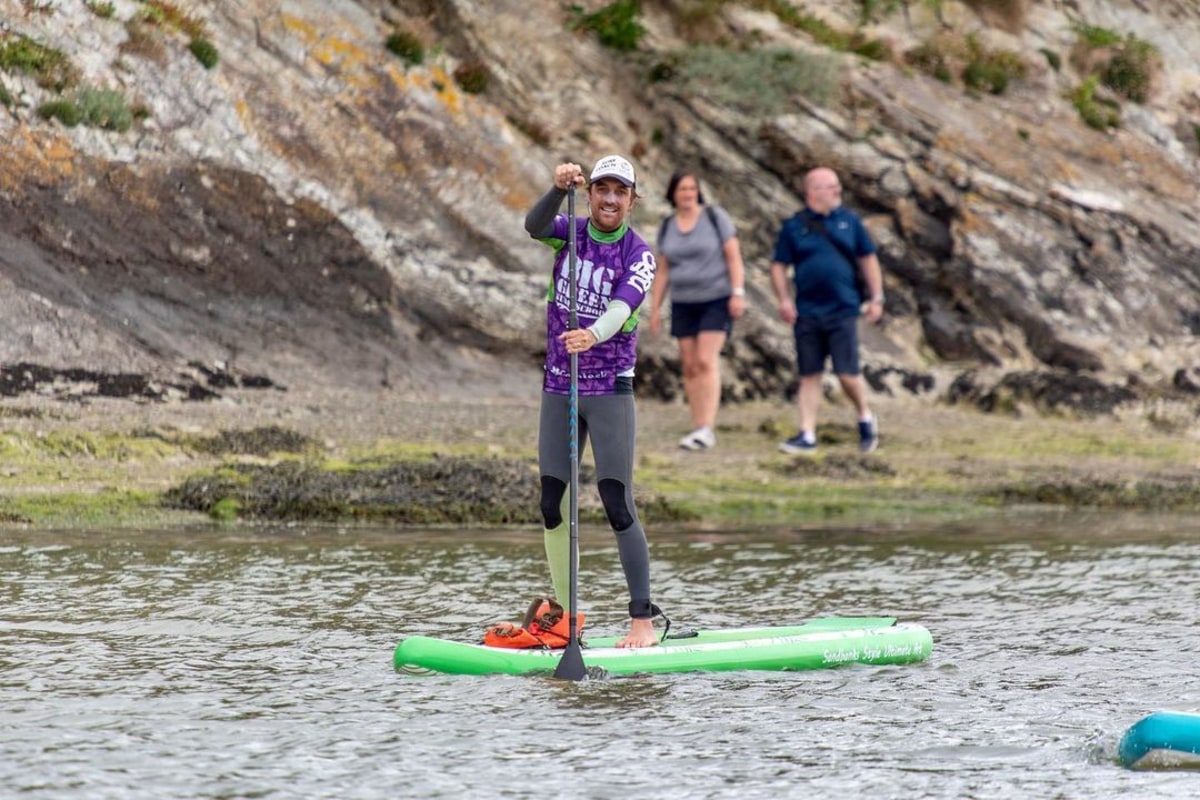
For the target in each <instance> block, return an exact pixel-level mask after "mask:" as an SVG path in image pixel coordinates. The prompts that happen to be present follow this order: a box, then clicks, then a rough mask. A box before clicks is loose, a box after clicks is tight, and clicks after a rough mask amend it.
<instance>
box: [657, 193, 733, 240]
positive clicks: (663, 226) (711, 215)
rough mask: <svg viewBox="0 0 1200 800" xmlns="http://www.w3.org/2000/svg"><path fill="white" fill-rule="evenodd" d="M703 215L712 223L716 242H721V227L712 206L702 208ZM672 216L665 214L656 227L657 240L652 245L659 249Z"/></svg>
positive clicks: (715, 210)
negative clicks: (715, 233)
mask: <svg viewBox="0 0 1200 800" xmlns="http://www.w3.org/2000/svg"><path fill="white" fill-rule="evenodd" d="M704 215H705V216H706V217H708V221H709V222H710V223H712V226H713V230H715V231H716V232H717V241H718V242H720V241H721V226H720V225H719V224H718V223H717V209H716V208H715V207H713V206H710V205H707V204H706V205H705V206H704ZM673 216H675V215H674V214H667V215H666V216H665V217H663V218H662V222H661V223H660V224H659V226H658V238H657V239H655V241H654V244H655V246H656V247H661V242H662V240H663V237H664V236H666V235H667V225H669V224H670V223H671V217H673Z"/></svg>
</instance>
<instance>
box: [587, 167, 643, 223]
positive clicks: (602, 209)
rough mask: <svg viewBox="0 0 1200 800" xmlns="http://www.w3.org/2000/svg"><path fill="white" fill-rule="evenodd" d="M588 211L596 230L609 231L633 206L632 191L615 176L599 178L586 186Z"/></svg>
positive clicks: (623, 218) (627, 214) (622, 219)
mask: <svg viewBox="0 0 1200 800" xmlns="http://www.w3.org/2000/svg"><path fill="white" fill-rule="evenodd" d="M587 191H588V211H589V213H590V214H591V217H592V225H593V226H595V228H596V230H599V231H603V232H605V233H611V232H612V231H615V230H616V229H617V228H619V227H621V223H622V222H624V221H625V217H627V216H629V210H630V209H631V208H633V201H634V192H633V187H632V186H626V185H625V184H624V183H622V182H621V181H619V180H617V179H616V178H599V179H597V180H596V181H594V182H593V183H592V185H591V186H589V187H588V190H587Z"/></svg>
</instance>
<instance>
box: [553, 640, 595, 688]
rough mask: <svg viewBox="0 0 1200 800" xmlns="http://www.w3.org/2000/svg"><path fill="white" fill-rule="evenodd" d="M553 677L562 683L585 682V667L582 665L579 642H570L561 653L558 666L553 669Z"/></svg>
mask: <svg viewBox="0 0 1200 800" xmlns="http://www.w3.org/2000/svg"><path fill="white" fill-rule="evenodd" d="M554 677H555V678H558V679H559V680H562V681H586V680H587V666H585V665H584V663H583V650H582V649H581V648H580V647H579V642H577V641H572V642H571V643H570V644H568V645H567V649H566V650H564V651H563V654H562V658H560V659H559V660H558V666H557V667H555V668H554Z"/></svg>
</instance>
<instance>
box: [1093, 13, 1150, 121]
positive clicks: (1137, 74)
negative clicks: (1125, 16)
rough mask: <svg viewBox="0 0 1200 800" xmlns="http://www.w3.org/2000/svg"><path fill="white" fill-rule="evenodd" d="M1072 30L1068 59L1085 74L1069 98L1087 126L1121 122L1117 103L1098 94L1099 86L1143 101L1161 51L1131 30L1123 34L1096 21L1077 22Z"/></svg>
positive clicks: (1127, 97)
mask: <svg viewBox="0 0 1200 800" xmlns="http://www.w3.org/2000/svg"><path fill="white" fill-rule="evenodd" d="M1075 33H1076V36H1077V40H1076V43H1075V47H1074V49H1073V50H1072V54H1071V59H1072V63H1073V64H1074V65H1075V67H1076V68H1077V69H1078V70H1079V71H1080V72H1081V73H1082V74H1083V75H1085V76H1086V77H1085V80H1084V82H1083V83H1082V84H1081V85H1080V86H1079V87H1078V88H1077V89H1076V90H1075V91H1074V92H1073V93H1072V95H1071V102H1072V103H1073V104H1074V105H1075V108H1076V109H1078V111H1079V114H1080V116H1081V117H1082V118H1083V121H1084V122H1085V123H1086V124H1087V125H1089V126H1090V127H1092V128H1096V129H1097V130H1105V129H1107V128H1111V127H1115V126H1116V125H1118V124H1119V122H1120V105H1119V104H1118V103H1117V101H1116V100H1114V99H1110V98H1106V97H1101V96H1099V94H1100V93H1099V88H1100V87H1101V86H1103V87H1104V88H1106V89H1108V90H1110V91H1111V92H1112V93H1113V94H1116V95H1118V96H1120V97H1124V98H1125V99H1127V100H1132V101H1133V102H1135V103H1144V102H1146V101H1147V100H1148V99H1150V93H1151V90H1152V88H1153V86H1154V81H1155V78H1156V77H1157V75H1158V73H1159V72H1160V71H1161V69H1162V55H1161V53H1160V52H1159V50H1158V48H1157V47H1155V46H1154V45H1153V44H1151V43H1150V42H1147V41H1145V40H1144V39H1139V38H1138V37H1137V36H1134V35H1133V34H1129V35H1127V36H1122V35H1121V34H1120V33H1118V32H1116V31H1113V30H1109V29H1108V28H1101V27H1097V26H1095V25H1079V26H1077V27H1076V28H1075Z"/></svg>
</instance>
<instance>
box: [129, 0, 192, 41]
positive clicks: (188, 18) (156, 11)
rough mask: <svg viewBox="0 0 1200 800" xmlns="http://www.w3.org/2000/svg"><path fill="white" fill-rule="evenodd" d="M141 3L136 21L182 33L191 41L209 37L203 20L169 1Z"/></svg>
mask: <svg viewBox="0 0 1200 800" xmlns="http://www.w3.org/2000/svg"><path fill="white" fill-rule="evenodd" d="M141 3H142V7H141V8H140V9H139V10H138V12H137V14H136V15H135V16H134V19H139V20H142V21H144V22H147V23H149V24H151V25H158V26H161V27H163V28H166V29H168V30H175V31H180V32H182V33H184V34H186V35H187V36H188V37H189V38H191V39H202V38H204V37H205V36H207V35H208V30H207V26H206V25H205V24H204V20H203V19H201V18H200V17H194V16H192V15H191V14H188V13H187V12H185V11H183V10H182V9H180V8H179V7H178V6H177V5H175V4H174V3H171V2H169V1H168V0H141Z"/></svg>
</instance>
